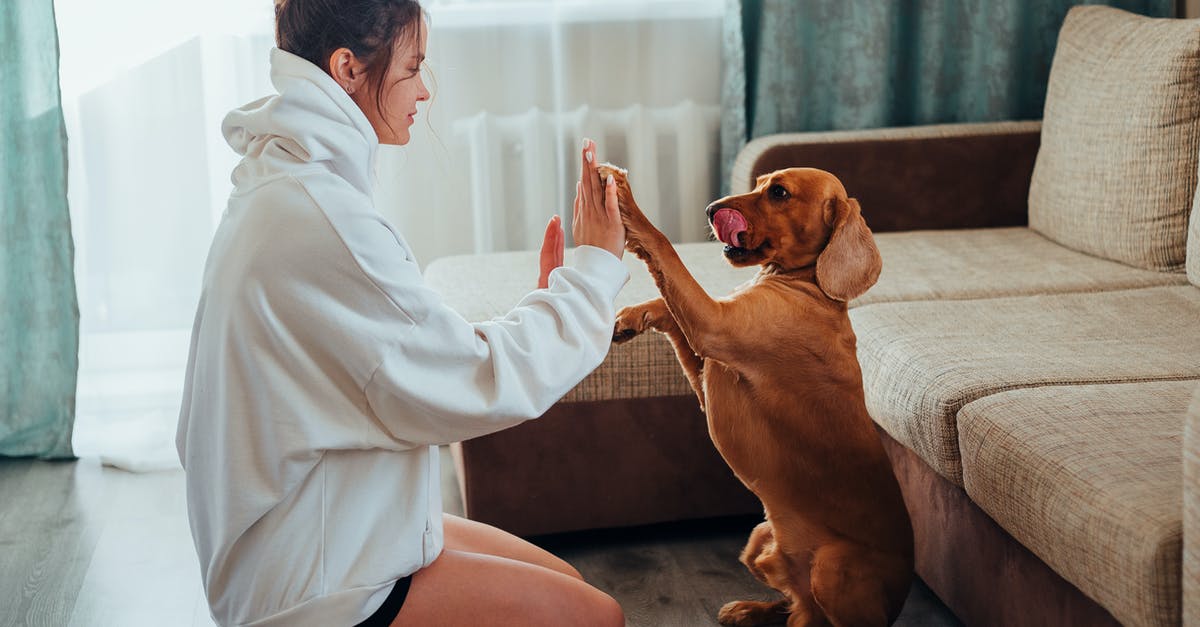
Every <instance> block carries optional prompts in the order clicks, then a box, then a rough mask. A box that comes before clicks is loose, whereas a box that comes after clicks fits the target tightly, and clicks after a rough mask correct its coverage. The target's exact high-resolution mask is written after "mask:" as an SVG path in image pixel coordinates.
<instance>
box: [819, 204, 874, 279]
mask: <svg viewBox="0 0 1200 627" xmlns="http://www.w3.org/2000/svg"><path fill="white" fill-rule="evenodd" d="M829 202H830V203H832V207H831V211H829V212H828V213H830V214H831V219H830V221H831V223H832V224H833V233H832V234H831V235H830V236H829V243H828V244H826V245H825V250H823V251H821V254H820V256H818V257H817V285H818V286H819V287H820V288H821V291H822V292H825V295H826V296H828V297H830V298H832V299H834V300H839V301H842V302H849V301H851V300H853V299H855V298H857V297H859V296H861V295H862V294H863V293H864V292H866V291H867V290H868V289H870V287H871V286H872V285H875V281H876V280H877V279H878V278H879V271H880V270H882V269H883V259H882V258H881V257H880V256H879V249H878V248H876V247H875V238H874V237H872V236H871V229H869V228H867V223H866V221H865V220H863V217H862V210H861V209H860V208H859V206H858V201H857V200H854V199H853V198H850V199H847V200H842V199H840V198H834V199H832V200H830V201H829Z"/></svg>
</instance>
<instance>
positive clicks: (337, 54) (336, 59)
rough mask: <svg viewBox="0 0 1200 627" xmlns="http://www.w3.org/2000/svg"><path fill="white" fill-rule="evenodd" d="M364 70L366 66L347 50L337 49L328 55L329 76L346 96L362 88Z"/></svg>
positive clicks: (364, 76) (364, 75) (364, 78)
mask: <svg viewBox="0 0 1200 627" xmlns="http://www.w3.org/2000/svg"><path fill="white" fill-rule="evenodd" d="M366 69H367V66H366V65H365V64H363V63H362V62H361V61H359V60H358V57H356V56H354V53H353V52H351V51H350V49H349V48H338V49H337V50H334V51H333V54H331V55H329V75H330V76H332V77H333V80H335V81H337V84H338V85H341V86H342V89H345V90H346V93H347V94H351V95H353V94H354V92H355V91H358V90H359V89H361V88H362V85H363V81H364V80H366V74H365V72H366Z"/></svg>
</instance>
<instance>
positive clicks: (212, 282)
mask: <svg viewBox="0 0 1200 627" xmlns="http://www.w3.org/2000/svg"><path fill="white" fill-rule="evenodd" d="M426 35H427V33H426V28H425V23H424V17H423V14H422V11H421V8H420V6H419V5H418V3H417V2H415V1H411V0H337V1H334V0H285V1H284V2H279V3H277V6H276V39H277V44H278V49H276V50H273V51H272V52H271V79H272V82H273V84H274V85H275V88H276V89H277V91H278V94H276V95H273V96H269V97H267V98H263V99H261V100H258V101H256V102H253V103H250V104H248V105H246V106H244V107H242V108H240V109H237V110H235V111H232V112H230V113H229V115H228V116H227V117H226V118H225V121H224V123H223V125H222V130H223V132H224V134H225V137H226V139H227V140H228V142H229V144H230V146H232V147H233V149H234V150H235V151H237V152H238V153H239V154H241V155H243V159H242V161H241V162H240V164H239V165H238V166H237V168H236V169H235V170H234V172H233V181H234V185H235V189H234V192H233V194H232V195H231V197H230V199H229V204H228V207H227V209H226V212H225V215H224V216H223V218H222V221H221V225H220V227H219V229H218V231H217V233H216V236H215V238H214V241H213V244H212V248H211V250H210V251H209V256H208V262H207V265H206V267H205V273H204V279H203V288H202V293H201V298H200V303H199V308H198V311H197V313H196V320H195V325H194V328H193V332H192V343H191V351H190V356H189V362H188V371H187V382H186V389H185V391H184V398H183V407H182V410H181V412H180V419H179V432H178V437H177V444H178V448H179V455H180V458H181V460H182V461H183V465H184V468H185V469H186V471H187V492H188V515H189V520H190V522H191V527H192V536H193V539H194V541H195V545H196V551H197V553H198V555H199V557H200V565H201V570H202V573H203V578H204V586H205V591H206V593H207V596H208V600H209V604H210V607H211V610H212V614H213V616H214V617H215V618H216V620H217V622H218V623H220V624H222V625H289V626H303V625H321V626H329V625H335V626H336V625H344V626H350V625H356V624H372V625H388V624H391V625H419V626H422V627H428V626H432V625H472V626H482V625H521V626H524V627H529V626H536V625H553V626H555V627H561V626H563V625H573V626H587V625H596V626H604V627H607V626H615V625H623V624H624V618H623V615H622V613H621V609H620V607H619V606H618V605H617V603H616V602H615V601H613V599H612V598H610V597H609V596H608V595H606V594H604V593H603V592H601V591H599V590H597V589H596V588H593V587H592V586H590V585H588V584H587V583H585V582H584V581H583V579H582V578H581V577H580V575H579V573H578V572H577V571H576V570H575V569H574V568H572V567H571V566H570V565H568V564H567V563H566V562H564V561H562V560H561V559H558V558H556V557H555V556H553V555H551V554H549V553H547V552H546V551H543V550H541V549H539V548H537V547H535V546H533V545H532V544H529V543H528V542H525V541H523V540H521V539H518V538H516V537H514V536H512V535H509V534H508V533H505V532H503V531H501V530H499V529H496V528H493V527H490V526H487V525H483V524H479V523H476V522H471V521H468V520H464V519H461V518H456V517H452V516H447V515H445V514H443V513H442V504H441V499H440V495H439V486H440V485H441V482H440V477H439V465H438V456H437V445H439V444H445V443H449V442H454V441H458V440H462V439H466V438H471V437H475V436H479V435H483V434H486V433H489V432H493V431H497V430H500V429H504V428H506V427H509V426H512V425H514V424H517V423H519V422H521V421H524V420H528V419H531V418H535V417H537V416H539V415H541V414H542V413H543V412H544V411H545V410H546V409H548V408H549V407H550V405H551V404H553V403H554V402H555V401H556V400H557V399H559V398H560V397H561V396H562V395H563V394H565V393H566V392H567V391H569V390H570V389H571V388H572V387H573V386H574V385H575V384H576V383H578V382H579V381H580V380H582V379H583V377H584V376H586V375H587V374H588V373H589V372H590V371H591V370H593V369H594V368H595V367H596V366H597V365H599V364H600V362H601V360H602V359H603V358H604V356H605V354H606V353H607V350H608V347H609V344H610V338H611V334H612V327H613V322H614V305H613V301H614V299H615V297H616V294H617V292H618V291H619V290H620V289H621V287H622V286H623V285H624V284H625V282H626V281H627V280H628V273H627V271H626V269H625V266H624V265H623V264H622V263H621V261H620V257H621V254H622V249H623V246H624V241H625V232H624V229H623V228H622V226H621V222H620V217H619V215H618V212H617V205H616V188H615V186H613V185H612V183H611V182H607V183H602V182H601V181H600V180H599V178H598V175H597V173H596V169H595V163H596V161H597V160H596V156H595V146H594V144H592V143H591V142H587V141H585V142H584V147H583V160H582V162H583V167H582V170H581V172H580V182H579V184H578V185H577V187H576V191H577V193H576V199H575V206H574V220H573V224H572V229H573V232H574V235H575V241H576V242H577V243H578V244H579V247H578V248H577V249H576V251H575V254H574V257H573V262H572V264H571V265H570V266H566V267H558V266H560V265H561V261H560V260H561V259H562V241H563V234H562V229H561V226H559V224H558V221H557V219H556V218H555V219H551V223H550V225H549V226H548V228H547V232H546V243H545V244H544V245H543V251H542V272H541V277H540V280H539V282H540V283H541V284H542V285H543V287H544V288H545V289H538V290H536V291H533V292H531V293H530V294H529V295H528V296H527V297H525V299H523V300H522V301H521V302H520V303H519V304H518V305H517V307H516V308H515V309H513V311H512V312H511V313H509V314H508V316H506V317H505V318H503V319H498V320H494V321H491V322H485V323H479V324H470V323H468V322H466V321H465V320H463V318H462V317H460V316H459V315H458V314H456V313H455V312H453V311H452V310H450V309H449V308H447V307H446V306H445V305H444V304H443V303H442V302H441V301H440V299H439V298H438V296H437V294H436V293H434V292H433V291H431V290H430V289H429V288H427V287H426V286H425V285H424V283H423V281H422V277H421V275H420V272H419V269H418V266H417V263H416V261H415V260H414V259H413V256H412V252H411V250H410V248H409V247H408V245H407V244H406V243H405V240H404V238H403V237H402V236H401V235H400V233H398V232H397V231H396V230H395V229H394V228H393V227H392V226H391V225H389V224H388V222H387V221H385V220H384V219H383V218H382V217H381V216H380V214H379V212H378V211H377V210H376V208H375V207H374V205H373V200H372V192H373V179H374V165H375V153H376V151H377V149H378V145H379V144H394V145H402V144H405V143H406V142H408V139H409V127H410V126H411V125H412V124H413V119H414V116H415V115H416V114H417V112H418V103H420V102H422V101H425V100H427V99H428V98H429V92H428V91H426V89H425V86H424V84H423V83H422V80H421V74H420V64H421V62H422V60H423V59H424V52H425V44H426Z"/></svg>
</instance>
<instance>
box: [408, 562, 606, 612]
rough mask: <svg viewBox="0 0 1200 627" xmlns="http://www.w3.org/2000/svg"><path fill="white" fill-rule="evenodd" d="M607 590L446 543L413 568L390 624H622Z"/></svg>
mask: <svg viewBox="0 0 1200 627" xmlns="http://www.w3.org/2000/svg"><path fill="white" fill-rule="evenodd" d="M624 624H625V618H624V615H623V614H622V612H621V608H620V606H619V605H617V602H616V601H614V600H613V599H612V597H609V596H608V595H607V594H605V593H603V592H601V591H600V590H597V589H596V588H593V587H592V586H590V585H588V584H587V583H584V582H583V581H581V580H579V579H575V578H574V577H569V576H567V575H564V574H562V573H560V572H557V571H554V570H551V569H548V568H544V567H542V566H538V565H535V564H530V563H528V562H523V561H520V560H514V559H509V558H506V557H498V556H496V555H485V554H480V553H471V552H467V551H456V550H453V549H450V548H449V547H447V548H446V549H445V550H443V551H442V554H441V555H440V556H438V558H437V559H436V560H434V561H433V563H432V564H430V565H429V566H426V567H425V568H422V569H421V570H419V571H417V572H416V573H414V574H413V578H412V587H411V588H410V589H409V592H408V598H407V599H405V601H404V606H403V607H402V608H401V609H400V613H399V614H398V615H397V616H396V619H395V620H394V621H393V622H392V627H409V626H414V625H420V626H421V627H438V626H441V625H445V626H447V627H450V626H454V627H458V626H461V625H471V626H472V627H501V626H508V625H512V626H514V627H516V626H520V627H540V626H543V625H544V626H546V627H562V626H563V625H573V626H574V625H578V626H579V627H593V626H594V627H622V626H623V625H624Z"/></svg>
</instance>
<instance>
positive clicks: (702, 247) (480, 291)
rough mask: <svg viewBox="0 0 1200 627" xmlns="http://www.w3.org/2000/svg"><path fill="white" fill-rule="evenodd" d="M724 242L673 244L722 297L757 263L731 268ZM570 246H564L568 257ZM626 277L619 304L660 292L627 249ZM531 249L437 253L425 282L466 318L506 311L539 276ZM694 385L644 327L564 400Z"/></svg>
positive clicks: (674, 392) (652, 393) (680, 390)
mask: <svg viewBox="0 0 1200 627" xmlns="http://www.w3.org/2000/svg"><path fill="white" fill-rule="evenodd" d="M723 248H724V244H720V243H717V242H699V243H694V244H683V245H679V246H677V249H678V251H679V256H680V258H681V259H682V260H683V263H684V264H685V265H686V266H687V267H688V268H690V269H691V270H692V274H693V275H694V276H695V277H696V279H697V280H698V281H699V282H700V284H701V285H703V286H704V288H705V289H706V290H707V291H708V293H709V294H713V295H716V296H721V295H725V294H728V293H730V292H732V291H733V289H734V288H735V287H737V286H738V285H741V284H742V283H745V282H746V281H748V280H750V279H751V278H753V277H754V275H755V273H756V272H757V269H756V268H734V267H732V266H730V265H729V263H728V262H727V261H725V258H724V257H723V256H722V254H721V250H722V249H723ZM571 253H572V251H571V250H568V251H567V255H568V261H567V263H568V264H569V263H570V261H569V256H570V255H571ZM623 261H624V262H625V265H626V266H628V267H629V273H630V279H629V283H627V284H626V285H625V288H624V289H622V290H621V293H620V294H618V295H617V301H616V304H617V309H618V310H619V309H620V308H621V307H625V306H627V305H635V304H637V303H641V302H644V301H647V300H651V299H653V298H658V296H659V294H658V288H656V287H655V286H654V281H653V279H651V278H650V273H649V272H647V271H646V266H645V264H643V263H642V262H641V261H640V260H639V259H638V258H637V257H635V256H633V255H632V254H629V253H626V254H625V256H624V257H623ZM537 268H538V253H537V252H536V251H522V252H507V253H489V254H483V255H459V256H454V257H442V258H441V259H437V260H435V261H434V262H432V263H430V264H429V267H428V268H427V269H426V271H425V280H426V283H427V284H428V285H429V286H430V287H431V288H433V289H434V290H436V291H438V292H439V293H441V295H442V297H443V298H444V299H445V302H446V304H447V305H449V306H450V307H452V308H454V309H455V310H456V311H458V312H459V313H460V314H462V316H463V317H464V318H466V319H467V320H470V321H481V320H490V319H492V318H495V317H497V316H503V315H504V314H506V313H508V311H509V310H510V309H512V307H513V306H514V305H516V304H517V302H518V301H520V300H521V297H522V296H524V295H525V294H528V293H529V292H530V290H532V289H533V287H534V286H535V283H536V281H537ZM693 394H694V392H692V388H691V385H689V384H688V381H687V377H686V376H684V374H683V369H682V368H680V366H679V361H678V360H676V359H675V350H674V349H673V348H672V347H671V343H670V341H668V340H667V338H666V336H665V335H662V334H661V333H646V334H643V335H640V336H638V337H636V338H634V339H633V340H631V341H629V342H626V343H624V344H618V345H615V346H613V347H612V350H610V351H609V353H608V356H607V357H606V358H605V360H604V362H603V363H602V364H601V365H600V367H599V368H597V369H596V370H595V371H594V372H593V373H592V374H590V375H588V376H587V377H586V378H585V379H584V380H583V381H582V382H580V384H579V385H577V386H575V388H574V389H572V390H571V391H570V392H568V393H567V395H566V396H565V397H564V398H563V400H564V401H568V402H574V401H603V400H615V399H627V398H651V397H660V396H691V395H693Z"/></svg>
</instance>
